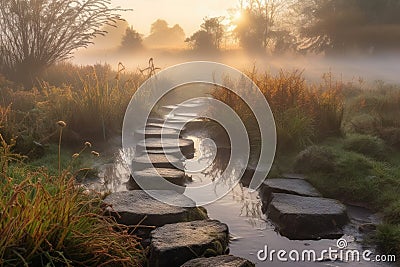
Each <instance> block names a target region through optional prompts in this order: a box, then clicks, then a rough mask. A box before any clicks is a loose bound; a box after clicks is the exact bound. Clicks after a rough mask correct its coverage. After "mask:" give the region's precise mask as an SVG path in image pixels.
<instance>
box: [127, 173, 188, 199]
mask: <svg viewBox="0 0 400 267" xmlns="http://www.w3.org/2000/svg"><path fill="white" fill-rule="evenodd" d="M160 176H161V177H162V178H164V179H165V180H166V181H168V182H170V183H173V184H175V185H179V186H184V185H185V181H186V176H185V172H184V171H181V170H178V169H166V168H158V169H154V168H151V169H145V170H142V171H136V172H134V173H133V177H135V179H138V180H139V182H140V181H143V182H145V183H146V185H147V187H146V188H140V187H139V185H138V184H137V183H136V181H135V179H134V178H133V177H132V176H131V177H130V178H129V181H128V183H127V188H128V190H138V189H146V190H165V189H167V188H165V187H164V186H163V184H160V181H159V179H160ZM180 193H183V192H180Z"/></svg>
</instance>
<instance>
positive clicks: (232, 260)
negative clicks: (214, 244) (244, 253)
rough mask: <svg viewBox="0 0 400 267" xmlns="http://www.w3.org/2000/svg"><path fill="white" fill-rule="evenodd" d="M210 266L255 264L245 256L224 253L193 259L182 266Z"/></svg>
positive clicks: (250, 265) (247, 265)
mask: <svg viewBox="0 0 400 267" xmlns="http://www.w3.org/2000/svg"><path fill="white" fill-rule="evenodd" d="M210 266H218V267H254V266H255V264H254V263H252V262H251V261H248V260H246V259H243V258H239V257H235V256H232V255H222V256H217V257H211V258H198V259H193V260H190V261H188V262H186V263H185V264H183V265H182V267H210Z"/></svg>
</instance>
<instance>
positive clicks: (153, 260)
mask: <svg viewBox="0 0 400 267" xmlns="http://www.w3.org/2000/svg"><path fill="white" fill-rule="evenodd" d="M228 242H229V231H228V226H227V225H226V224H224V223H221V222H219V221H215V220H204V221H192V222H184V223H176V224H167V225H164V226H163V227H160V228H157V229H155V230H154V231H152V232H151V245H150V266H154V267H174V266H181V265H182V264H184V263H185V262H187V261H189V260H191V259H194V258H198V257H202V256H217V255H223V254H225V251H226V249H227V247H228Z"/></svg>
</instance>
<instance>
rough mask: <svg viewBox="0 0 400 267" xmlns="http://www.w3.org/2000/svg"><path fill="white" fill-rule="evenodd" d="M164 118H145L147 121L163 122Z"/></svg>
mask: <svg viewBox="0 0 400 267" xmlns="http://www.w3.org/2000/svg"><path fill="white" fill-rule="evenodd" d="M163 122H164V119H162V118H157V117H152V118H147V123H163Z"/></svg>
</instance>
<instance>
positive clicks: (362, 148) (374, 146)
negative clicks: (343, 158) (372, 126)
mask: <svg viewBox="0 0 400 267" xmlns="http://www.w3.org/2000/svg"><path fill="white" fill-rule="evenodd" d="M343 147H344V148H345V149H346V150H349V151H354V152H357V153H360V154H363V155H365V156H368V157H372V158H374V159H378V160H380V159H385V157H386V152H387V149H386V147H385V144H384V142H383V140H382V139H380V138H378V137H374V136H370V135H351V136H349V137H348V138H346V139H345V141H344V144H343Z"/></svg>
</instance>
